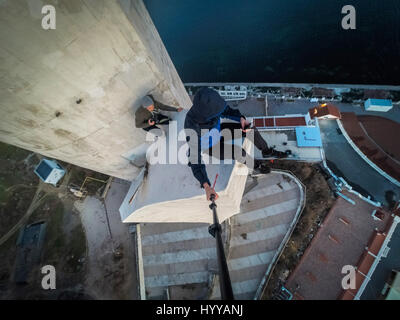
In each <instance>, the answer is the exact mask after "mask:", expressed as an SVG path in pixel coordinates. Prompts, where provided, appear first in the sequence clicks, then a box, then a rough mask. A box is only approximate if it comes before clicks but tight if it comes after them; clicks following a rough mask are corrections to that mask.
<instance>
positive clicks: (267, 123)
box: [253, 117, 307, 128]
mask: <svg viewBox="0 0 400 320" xmlns="http://www.w3.org/2000/svg"><path fill="white" fill-rule="evenodd" d="M253 125H254V126H255V127H257V128H263V127H297V126H305V125H307V124H306V120H305V118H304V117H276V118H273V117H265V118H256V119H254V120H253Z"/></svg>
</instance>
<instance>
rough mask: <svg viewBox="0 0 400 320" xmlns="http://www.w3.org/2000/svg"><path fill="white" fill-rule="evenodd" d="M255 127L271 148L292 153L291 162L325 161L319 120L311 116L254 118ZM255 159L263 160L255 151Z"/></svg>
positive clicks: (257, 151) (258, 152)
mask: <svg viewBox="0 0 400 320" xmlns="http://www.w3.org/2000/svg"><path fill="white" fill-rule="evenodd" d="M252 122H253V126H254V127H256V128H257V129H258V131H259V132H260V133H261V136H262V137H263V138H264V139H265V140H266V141H268V143H269V145H270V146H271V147H274V148H275V149H276V150H278V151H287V150H290V151H291V157H290V159H291V160H297V161H308V162H320V161H323V152H322V141H321V132H320V128H319V124H318V119H317V118H315V119H312V118H311V117H310V114H309V113H307V114H299V115H285V116H267V117H254V118H253V119H252ZM254 154H255V158H256V159H258V158H262V156H261V152H260V151H259V150H257V149H255V150H254Z"/></svg>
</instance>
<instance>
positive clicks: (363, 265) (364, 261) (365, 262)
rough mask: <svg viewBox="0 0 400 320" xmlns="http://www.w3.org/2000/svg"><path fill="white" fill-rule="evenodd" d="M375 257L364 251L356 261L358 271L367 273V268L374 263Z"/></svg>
mask: <svg viewBox="0 0 400 320" xmlns="http://www.w3.org/2000/svg"><path fill="white" fill-rule="evenodd" d="M374 261H375V258H374V257H373V256H371V255H370V254H369V253H368V252H367V251H365V252H364V253H363V254H362V256H361V258H360V261H359V263H358V271H360V272H362V273H363V274H365V275H367V274H368V271H369V269H371V266H372V264H373V263H374Z"/></svg>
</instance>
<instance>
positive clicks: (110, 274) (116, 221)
mask: <svg viewBox="0 0 400 320" xmlns="http://www.w3.org/2000/svg"><path fill="white" fill-rule="evenodd" d="M128 189H129V183H128V182H126V181H123V180H119V179H114V180H113V182H112V184H111V187H110V189H109V191H108V193H107V196H106V199H105V204H106V206H104V203H103V202H102V201H101V200H100V199H99V198H97V197H89V196H88V197H86V199H85V200H84V202H76V203H75V207H76V208H77V209H78V211H79V212H80V214H81V219H82V224H83V226H84V228H85V233H86V238H87V243H88V260H89V261H88V265H89V271H88V273H87V274H88V276H87V278H86V279H85V287H86V288H87V291H88V292H89V293H90V295H91V296H92V297H94V298H95V299H138V291H137V280H136V257H135V254H134V252H135V249H134V242H133V238H132V235H131V234H130V233H129V230H128V225H127V224H123V223H122V222H121V218H120V215H119V211H118V209H119V206H120V204H121V202H122V200H123V198H124V197H125V194H126V192H127V191H128ZM106 209H107V211H106ZM107 215H108V219H109V220H108V221H107ZM108 222H109V224H110V230H111V234H110V230H109V228H108ZM116 249H118V250H119V251H120V252H121V253H122V258H121V259H115V256H114V250H116Z"/></svg>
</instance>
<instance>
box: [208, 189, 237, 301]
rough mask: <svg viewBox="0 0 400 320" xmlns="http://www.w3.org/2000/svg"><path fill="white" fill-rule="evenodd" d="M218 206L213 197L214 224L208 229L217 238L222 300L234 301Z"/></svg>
mask: <svg viewBox="0 0 400 320" xmlns="http://www.w3.org/2000/svg"><path fill="white" fill-rule="evenodd" d="M216 207H217V205H216V204H215V196H214V195H211V204H210V209H211V210H212V211H213V218H214V224H212V225H211V226H210V227H209V228H208V232H209V233H210V234H211V235H212V236H213V237H214V238H215V240H216V244H217V261H218V271H219V287H220V291H221V298H222V300H234V299H235V298H234V296H233V291H232V283H231V278H230V276H229V269H228V264H227V263H226V257H225V250H224V245H223V243H222V237H221V225H220V224H219V221H218V216H217V209H216Z"/></svg>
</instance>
